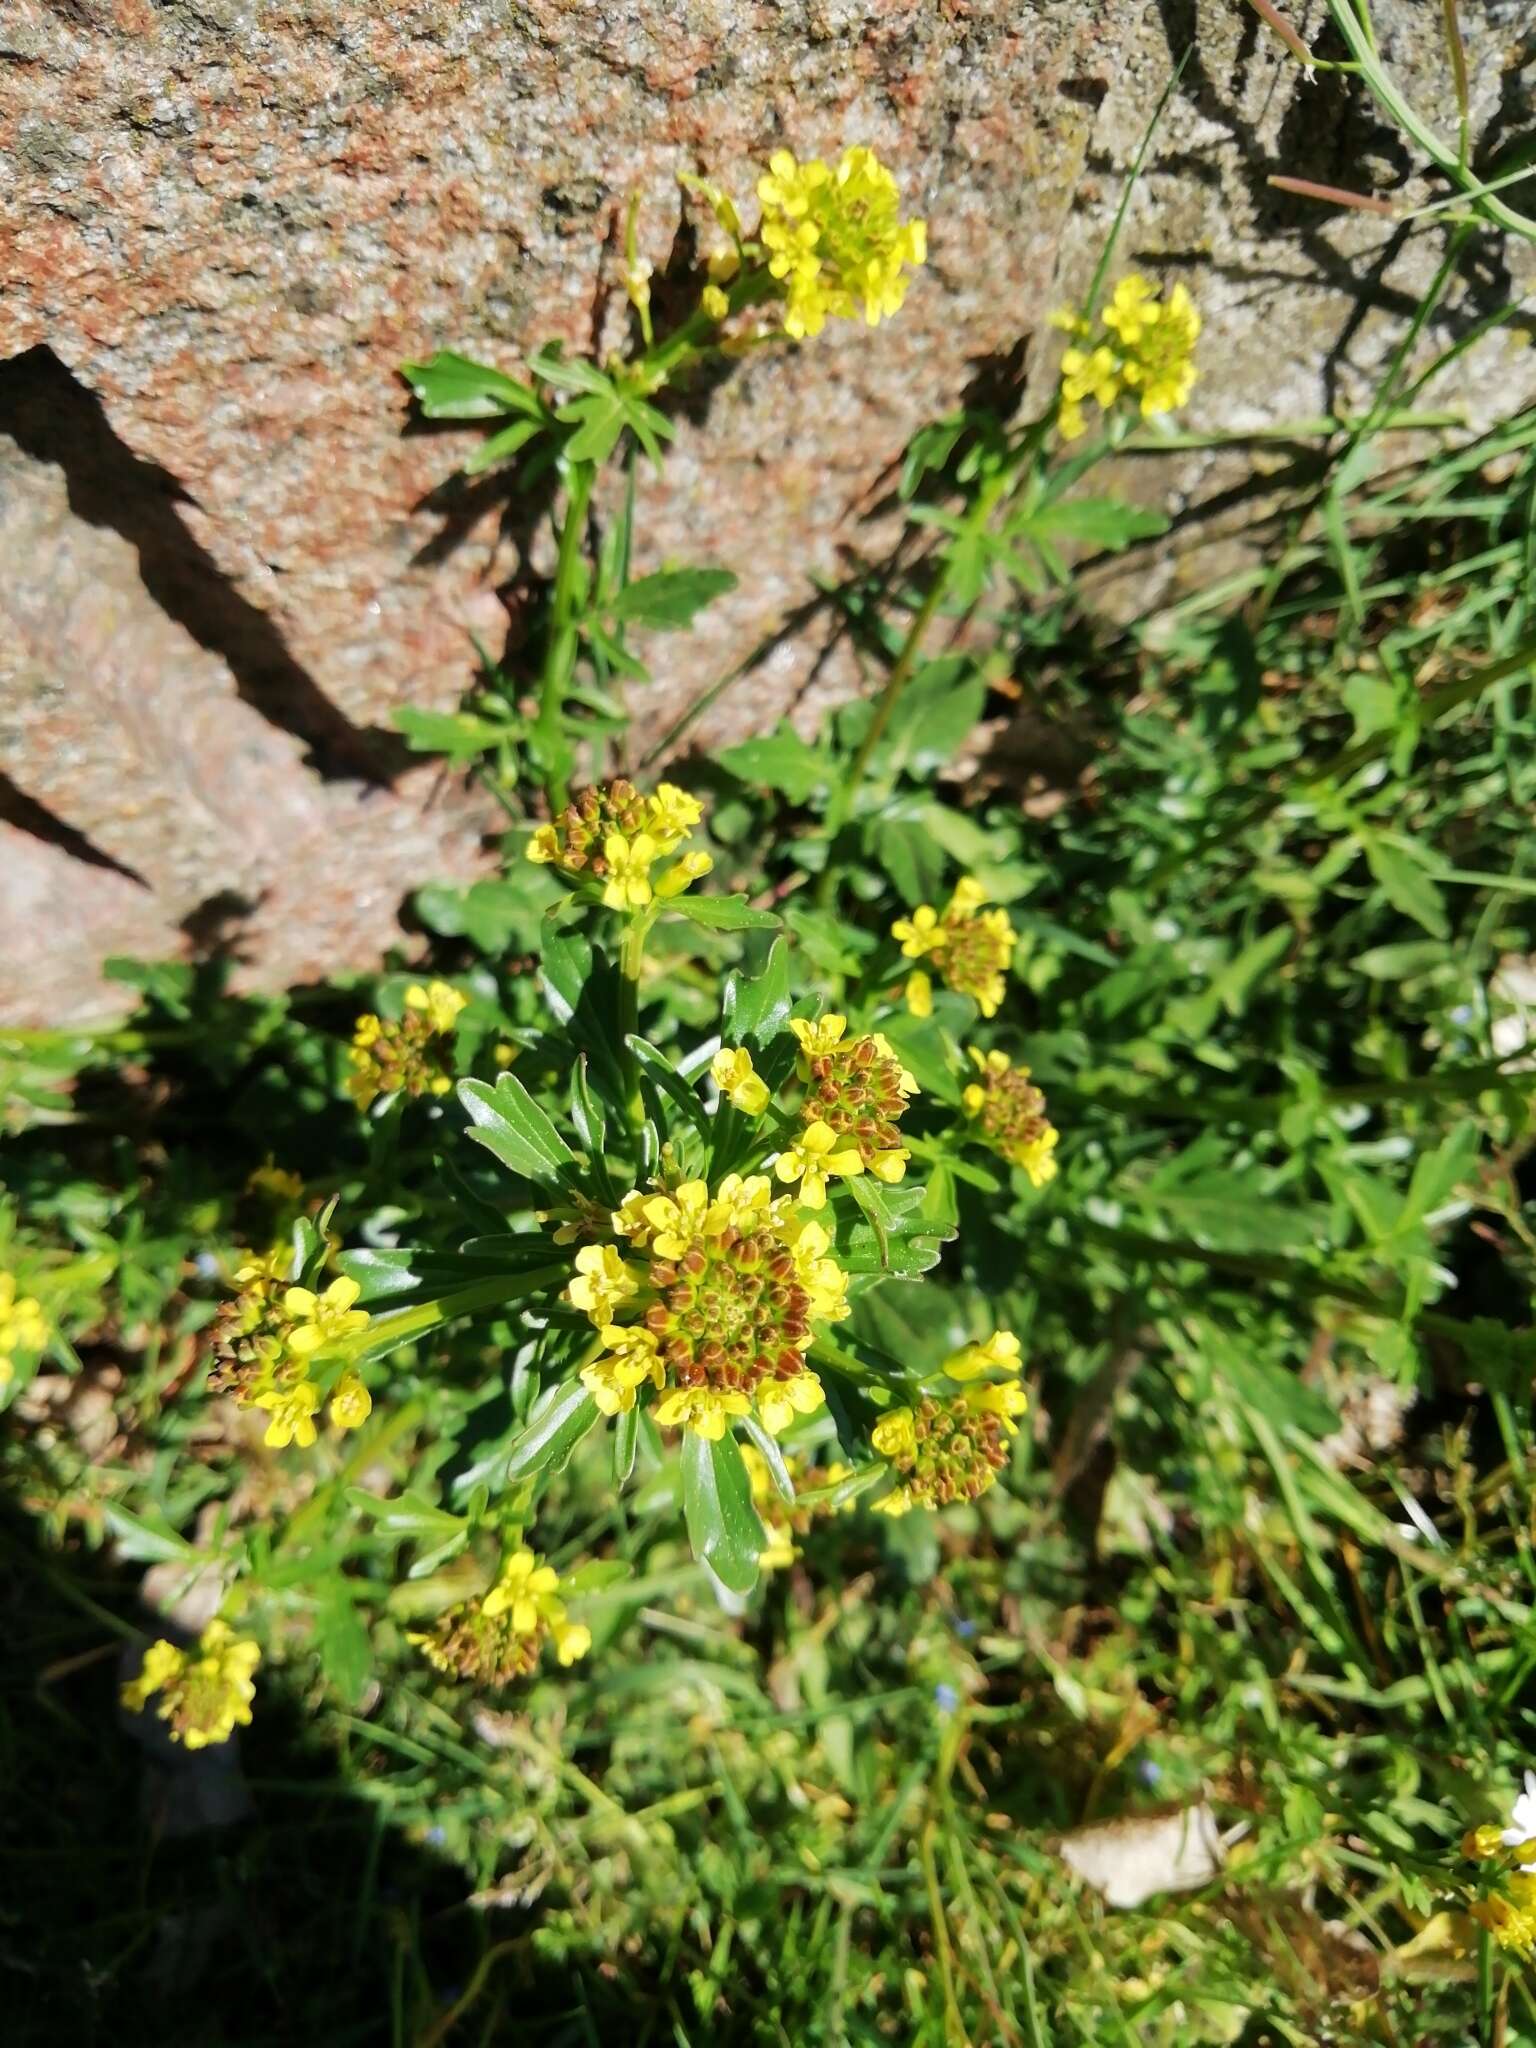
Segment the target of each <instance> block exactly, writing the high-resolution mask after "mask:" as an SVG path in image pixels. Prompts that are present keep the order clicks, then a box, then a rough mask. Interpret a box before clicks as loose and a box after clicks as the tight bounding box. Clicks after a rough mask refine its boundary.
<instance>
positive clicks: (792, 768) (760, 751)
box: [717, 720, 832, 804]
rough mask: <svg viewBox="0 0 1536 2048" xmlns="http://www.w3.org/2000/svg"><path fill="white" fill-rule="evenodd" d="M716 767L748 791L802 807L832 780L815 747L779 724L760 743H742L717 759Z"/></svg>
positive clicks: (786, 725) (828, 765)
mask: <svg viewBox="0 0 1536 2048" xmlns="http://www.w3.org/2000/svg"><path fill="white" fill-rule="evenodd" d="M717 758H718V760H719V763H720V766H721V767H722V768H723V769H725V771H726V773H727V774H729V775H734V776H735V777H736V779H737V781H738V782H744V783H746V784H747V786H748V787H749V788H752V789H767V790H771V791H772V792H773V793H774V794H775V795H779V796H783V797H787V798H788V800H789V802H790V803H792V804H803V803H805V802H806V801H807V800H808V799H809V798H810V797H812V796H814V795H815V794H816V792H817V790H819V789H825V788H826V787H827V786H828V784H829V783H830V781H831V779H832V764H831V762H830V761H829V760H828V759H827V757H826V755H825V754H824V753H822V751H821V750H820V748H819V747H813V746H810V745H808V744H807V743H806V741H804V740H803V739H801V737H800V735H799V733H797V732H796V731H795V729H794V727H793V726H792V725H790V724H789V722H788V721H787V720H782V721H781V722H780V723H779V724H778V725H777V726H776V727H775V728H774V730H773V731H772V732H771V733H768V734H766V735H765V736H764V737H763V738H762V739H756V740H743V741H742V742H741V744H740V745H739V746H735V747H727V748H726V749H725V751H724V753H723V754H721V755H719V756H718V757H717Z"/></svg>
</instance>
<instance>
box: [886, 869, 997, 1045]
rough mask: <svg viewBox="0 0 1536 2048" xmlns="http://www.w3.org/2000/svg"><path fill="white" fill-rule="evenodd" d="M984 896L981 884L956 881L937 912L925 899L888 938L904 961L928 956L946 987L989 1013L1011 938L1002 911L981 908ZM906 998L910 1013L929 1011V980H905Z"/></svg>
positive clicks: (993, 1010)
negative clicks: (898, 947)
mask: <svg viewBox="0 0 1536 2048" xmlns="http://www.w3.org/2000/svg"><path fill="white" fill-rule="evenodd" d="M986 900H987V895H986V891H985V889H983V888H982V886H981V884H980V882H978V881H976V880H975V879H974V878H973V877H971V876H966V877H965V878H963V879H962V880H961V881H959V882H957V883H956V884H955V890H954V894H953V895H952V896H951V897H950V899H949V902H948V904H947V905H946V906H945V908H944V911H943V914H942V915H941V914H940V913H939V912H938V911H936V910H935V909H934V908H933V906H932V904H930V903H922V904H919V905H918V907H917V909H916V910H914V911H913V912H912V915H911V916H910V917H899V918H897V920H896V922H895V923H894V924H893V925H892V926H891V936H892V938H894V939H897V940H899V941H900V943H901V950H902V952H903V954H904V955H905V956H906V958H907V959H908V960H931V961H932V962H933V964H934V966H935V967H936V968H937V969H938V972H939V974H940V975H941V977H942V978H943V980H944V982H945V984H946V986H947V987H949V988H952V989H954V991H955V992H956V994H957V995H962V996H969V997H971V999H972V1000H973V1001H974V1002H975V1004H976V1005H977V1007H978V1008H979V1009H980V1011H981V1014H982V1015H983V1016H984V1017H991V1016H993V1015H994V1014H995V1013H996V1011H997V1009H998V1007H999V1005H1000V1004H1001V1002H1002V1000H1003V994H1004V989H1005V986H1006V984H1005V982H1004V978H1003V977H1004V974H1005V973H1006V971H1007V968H1008V965H1009V963H1010V961H1011V960H1012V959H1013V949H1014V945H1015V943H1016V939H1015V934H1014V929H1013V926H1012V925H1011V924H1010V923H1009V921H1008V913H1007V911H1006V910H983V909H982V905H983V904H984V903H985V902H986ZM907 1002H908V1006H909V1007H910V1008H911V1010H912V1012H913V1014H914V1015H915V1016H920V1017H921V1016H927V1015H928V1014H929V1011H930V1009H931V1007H932V984H931V983H930V982H929V980H928V977H927V976H926V975H923V976H921V977H919V976H917V975H914V976H913V977H912V980H911V981H909V982H908V984H907Z"/></svg>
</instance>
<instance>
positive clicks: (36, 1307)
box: [0, 1273, 48, 1387]
mask: <svg viewBox="0 0 1536 2048" xmlns="http://www.w3.org/2000/svg"><path fill="white" fill-rule="evenodd" d="M47 1342H48V1323H47V1319H46V1317H45V1316H44V1314H43V1311H42V1305H41V1303H40V1302H37V1301H35V1300H34V1299H33V1297H32V1296H31V1295H30V1294H20V1293H18V1292H17V1288H16V1275H15V1274H14V1273H0V1387H3V1386H4V1385H5V1384H6V1382H7V1381H8V1380H10V1379H13V1378H14V1377H15V1374H16V1359H15V1353H17V1352H18V1351H27V1352H38V1351H41V1350H42V1348H43V1346H44V1345H45V1344H46V1343H47Z"/></svg>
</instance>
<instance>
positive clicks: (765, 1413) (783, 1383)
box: [757, 1372, 827, 1436]
mask: <svg viewBox="0 0 1536 2048" xmlns="http://www.w3.org/2000/svg"><path fill="white" fill-rule="evenodd" d="M826 1400H827V1390H826V1388H825V1387H824V1386H823V1385H822V1384H821V1381H820V1380H819V1379H818V1378H817V1377H816V1375H815V1373H813V1372H801V1373H796V1374H795V1376H794V1378H793V1379H789V1380H774V1381H772V1382H770V1384H769V1385H768V1386H766V1387H765V1388H764V1390H763V1391H762V1393H761V1394H759V1395H758V1398H757V1412H758V1414H759V1415H760V1416H761V1417H762V1423H763V1427H764V1429H766V1430H767V1432H768V1434H769V1435H770V1436H782V1435H783V1434H784V1431H785V1430H786V1429H788V1427H789V1425H790V1424H791V1423H792V1422H793V1421H794V1419H795V1417H796V1416H797V1415H814V1414H815V1413H816V1410H817V1409H818V1408H823V1407H825V1406H826Z"/></svg>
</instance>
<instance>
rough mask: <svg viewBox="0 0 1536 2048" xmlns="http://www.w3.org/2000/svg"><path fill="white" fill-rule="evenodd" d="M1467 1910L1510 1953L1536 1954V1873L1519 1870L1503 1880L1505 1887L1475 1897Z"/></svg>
mask: <svg viewBox="0 0 1536 2048" xmlns="http://www.w3.org/2000/svg"><path fill="white" fill-rule="evenodd" d="M1467 1911H1468V1912H1469V1913H1470V1914H1471V1915H1472V1918H1473V1919H1474V1920H1476V1921H1477V1923H1478V1925H1479V1926H1481V1927H1485V1928H1486V1929H1487V1930H1488V1932H1489V1933H1490V1934H1491V1935H1492V1936H1493V1938H1494V1940H1495V1941H1496V1942H1497V1943H1498V1945H1499V1947H1500V1948H1502V1949H1506V1950H1507V1951H1508V1952H1509V1953H1510V1954H1511V1955H1516V1956H1520V1957H1522V1958H1524V1957H1529V1956H1531V1955H1532V1954H1536V1876H1532V1875H1531V1874H1530V1873H1529V1872H1527V1871H1520V1870H1517V1871H1515V1872H1514V1873H1513V1875H1512V1876H1510V1877H1507V1878H1505V1879H1504V1890H1503V1891H1502V1892H1496V1893H1493V1894H1492V1895H1491V1896H1490V1897H1488V1898H1485V1899H1474V1900H1473V1901H1472V1902H1471V1904H1470V1905H1469V1906H1468V1908H1467Z"/></svg>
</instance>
